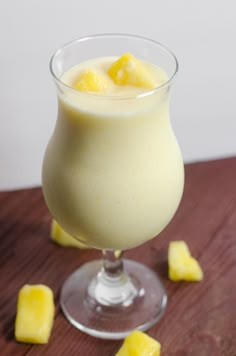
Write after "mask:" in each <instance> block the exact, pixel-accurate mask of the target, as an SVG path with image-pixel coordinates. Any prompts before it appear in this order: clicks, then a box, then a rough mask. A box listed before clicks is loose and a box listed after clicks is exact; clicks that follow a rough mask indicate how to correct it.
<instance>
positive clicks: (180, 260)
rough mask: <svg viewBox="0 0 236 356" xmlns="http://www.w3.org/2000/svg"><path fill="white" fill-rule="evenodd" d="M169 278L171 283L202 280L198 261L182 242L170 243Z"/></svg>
mask: <svg viewBox="0 0 236 356" xmlns="http://www.w3.org/2000/svg"><path fill="white" fill-rule="evenodd" d="M168 265H169V271H168V273H169V278H170V279H171V280H172V281H189V282H197V281H201V280H202V279H203V271H202V269H201V267H200V265H199V263H198V261H197V260H196V259H195V258H193V257H192V256H191V253H190V251H189V248H188V246H187V244H186V242H184V241H172V242H170V244H169V249H168Z"/></svg>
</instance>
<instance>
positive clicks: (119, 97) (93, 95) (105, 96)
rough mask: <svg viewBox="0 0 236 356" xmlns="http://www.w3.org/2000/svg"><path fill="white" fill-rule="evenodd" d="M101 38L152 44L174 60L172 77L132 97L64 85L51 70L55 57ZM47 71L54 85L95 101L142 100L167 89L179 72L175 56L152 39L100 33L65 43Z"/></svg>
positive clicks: (123, 34)
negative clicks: (122, 38) (77, 45)
mask: <svg viewBox="0 0 236 356" xmlns="http://www.w3.org/2000/svg"><path fill="white" fill-rule="evenodd" d="M103 37H107V38H108V37H126V38H133V39H137V40H143V41H147V42H149V43H152V44H153V45H157V46H159V47H160V48H162V49H163V50H164V51H165V52H166V53H168V54H169V55H170V56H171V57H172V58H173V60H174V63H175V69H174V71H173V73H172V75H171V76H170V77H169V79H168V80H167V81H166V82H165V83H163V84H161V85H158V86H157V87H155V88H153V89H150V90H145V91H143V92H141V93H138V94H134V95H109V94H97V93H92V92H83V91H80V90H77V89H74V88H72V87H71V86H69V85H67V84H66V83H64V82H63V81H62V80H61V79H60V78H59V77H58V76H57V75H56V73H55V72H54V69H53V63H54V60H55V58H56V56H57V55H58V54H59V53H60V52H61V51H63V50H64V49H65V48H67V47H69V46H71V45H72V44H75V43H79V42H85V41H88V40H92V39H96V38H103ZM49 69H50V73H51V75H52V77H53V79H54V80H55V82H56V83H59V84H60V85H62V86H63V87H65V88H67V89H69V90H71V91H72V92H73V93H75V94H77V95H78V94H79V95H85V96H87V97H91V98H97V99H99V98H100V99H109V100H122V99H125V100H128V99H136V98H143V97H146V96H149V95H153V94H155V93H157V92H159V91H160V90H161V89H163V88H165V87H168V86H170V85H171V84H172V82H173V80H174V78H175V76H176V74H177V73H178V70H179V63H178V60H177V58H176V56H175V54H174V53H173V52H172V51H171V50H170V49H169V48H168V47H166V46H165V45H163V44H162V43H160V42H158V41H155V40H153V39H150V38H148V37H143V36H139V35H133V34H126V33H101V34H95V35H89V36H83V37H80V38H77V39H74V40H72V41H69V42H67V43H65V44H64V45H63V46H61V47H59V48H58V49H57V50H56V51H55V52H54V53H53V55H52V57H51V59H50V62H49Z"/></svg>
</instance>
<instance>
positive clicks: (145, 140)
mask: <svg viewBox="0 0 236 356" xmlns="http://www.w3.org/2000/svg"><path fill="white" fill-rule="evenodd" d="M125 52H131V53H133V54H134V55H135V56H136V57H137V58H139V59H141V60H144V61H146V62H150V63H153V64H155V65H157V66H159V67H161V68H163V69H164V70H165V71H166V73H167V74H168V78H169V79H168V80H167V81H166V82H165V83H164V84H162V85H160V86H158V87H156V88H154V89H153V90H149V91H143V92H141V93H140V94H138V95H122V94H121V95H117V96H111V95H100V94H93V93H84V92H79V91H76V90H74V89H72V88H71V87H69V86H68V85H66V84H65V83H63V81H62V79H61V77H62V75H63V73H64V72H65V71H67V70H68V69H69V68H71V67H72V66H74V65H76V64H78V63H81V62H83V61H86V60H89V59H92V58H99V57H107V56H114V57H118V56H120V55H121V54H123V53H125ZM177 69H178V63H177V60H176V58H175V56H174V55H173V54H172V52H170V51H169V50H168V49H166V48H165V47H164V46H162V45H161V44H159V43H157V42H154V41H152V40H149V39H145V38H142V37H138V36H132V35H121V34H107V35H96V36H91V37H87V38H81V39H78V40H75V41H73V42H70V43H68V44H66V45H65V46H64V47H62V48H60V49H59V50H57V51H56V52H55V54H54V55H53V57H52V59H51V62H50V70H51V74H52V76H53V79H54V82H55V84H56V87H57V94H58V118H57V123H56V127H55V130H54V133H53V135H52V137H51V139H50V141H49V144H48V146H47V149H46V153H45V157H44V162H43V193H44V197H45V200H46V203H47V205H48V208H49V210H50V211H51V213H52V215H53V216H54V218H55V219H56V220H57V222H58V223H59V224H60V225H61V226H62V227H63V228H64V229H65V230H66V231H67V232H69V233H70V234H71V235H72V236H74V237H75V238H76V239H78V240H80V241H81V242H83V243H85V244H87V245H89V246H91V247H94V248H98V249H101V250H102V251H103V259H101V260H96V261H92V262H89V263H86V264H84V265H83V266H82V267H80V268H79V269H77V270H76V271H75V272H74V273H72V275H71V276H69V278H68V279H67V280H66V282H65V284H64V285H63V288H62V291H61V299H60V302H61V307H62V310H63V312H64V314H65V316H66V317H67V319H68V320H69V321H70V322H71V323H72V324H73V325H74V326H75V327H77V328H78V329H80V330H82V331H84V332H86V333H88V334H90V335H93V336H96V337H100V338H107V339H119V338H123V337H125V336H126V335H127V334H129V333H130V332H131V331H132V330H133V329H140V330H146V329H148V328H149V327H151V326H152V325H153V324H154V323H156V322H157V320H158V319H159V318H160V317H161V315H162V314H163V311H164V309H165V306H166V303H167V295H166V292H165V289H164V287H163V286H162V283H161V282H160V280H159V278H158V276H157V274H156V273H155V272H154V271H152V270H150V269H149V268H147V267H146V266H144V265H143V264H140V263H138V262H135V261H131V260H127V259H122V257H121V255H122V253H121V250H126V249H129V248H132V247H135V246H138V245H140V244H142V243H143V242H145V241H147V240H150V239H151V238H153V237H155V236H156V235H157V234H158V233H159V232H160V231H161V230H162V229H163V228H164V227H165V226H166V225H167V224H168V223H169V221H170V220H171V219H172V217H173V215H174V213H175V211H176V209H177V207H178V205H179V202H180V199H181V196H182V191H183V184H184V173H183V162H182V156H181V152H180V149H179V146H178V143H177V141H176V138H175V136H174V133H173V131H172V128H171V124H170V120H169V98H170V88H171V85H172V83H173V79H174V77H175V74H176V72H177ZM121 93H122V88H121Z"/></svg>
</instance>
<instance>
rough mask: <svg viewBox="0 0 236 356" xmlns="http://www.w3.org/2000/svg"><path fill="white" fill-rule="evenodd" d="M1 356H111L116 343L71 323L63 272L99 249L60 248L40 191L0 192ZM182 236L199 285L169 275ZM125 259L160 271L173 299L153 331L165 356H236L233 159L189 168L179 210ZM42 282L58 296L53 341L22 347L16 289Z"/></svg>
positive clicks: (235, 188) (235, 179)
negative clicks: (170, 257) (172, 244)
mask: <svg viewBox="0 0 236 356" xmlns="http://www.w3.org/2000/svg"><path fill="white" fill-rule="evenodd" d="M0 206H1V209H0V268H1V273H0V286H1V293H0V330H1V331H0V333H1V335H0V355H3V356H8V355H9V356H10V355H13V356H18V355H19V356H21V355H28V356H35V355H37V356H39V355H44V356H47V355H48V356H54V355H57V356H62V355H63V356H64V355H65V356H67V355H70V356H73V355H83V356H87V355H88V356H89V355H93V356H112V355H114V354H115V352H116V351H117V349H118V348H119V346H120V344H121V342H119V341H104V340H98V339H95V338H93V337H90V336H87V335H85V334H83V333H82V332H80V331H78V330H76V329H75V328H73V327H72V326H71V325H70V324H69V323H68V322H67V320H66V319H65V318H64V316H63V315H62V312H61V311H60V308H59V305H58V299H59V292H60V288H61V286H62V284H63V281H64V280H65V279H66V277H67V276H68V275H69V274H70V273H71V272H72V271H73V270H75V269H76V268H77V267H79V266H80V265H81V264H83V263H85V262H87V261H89V260H93V259H94V258H97V257H98V256H99V252H98V251H95V250H84V251H82V250H78V249H75V248H61V247H58V246H56V245H55V244H53V243H52V242H51V241H50V239H49V227H50V222H51V216H50V214H49V212H48V210H47V208H46V206H45V204H44V201H43V197H42V193H41V189H40V188H37V189H28V190H21V191H14V192H2V193H0ZM177 239H184V240H186V241H187V242H188V244H189V246H190V248H191V251H192V253H193V255H194V256H195V257H197V258H198V260H199V261H200V263H201V265H202V267H203V269H204V273H205V278H204V280H203V282H201V283H182V282H181V283H174V282H171V281H169V280H168V278H167V263H166V257H167V247H168V243H169V241H171V240H177ZM125 255H126V257H128V258H132V259H135V260H138V261H140V262H143V263H145V264H146V265H148V266H150V267H151V268H152V269H153V270H154V271H156V272H157V273H159V274H160V276H161V279H162V281H163V283H164V285H165V287H166V289H167V292H168V296H169V302H168V307H167V310H166V313H165V315H164V317H163V318H162V320H161V321H160V322H159V323H158V324H157V325H155V326H154V327H153V328H152V329H151V330H149V332H148V333H149V335H151V336H153V337H154V338H156V339H158V340H159V341H160V342H161V344H162V356H190V355H191V356H236V282H235V281H236V158H228V159H223V160H217V161H210V162H203V163H195V164H190V165H187V166H186V184H185V191H184V196H183V200H182V202H181V205H180V208H179V210H178V212H177V214H176V215H175V217H174V219H173V221H172V222H171V223H170V224H169V226H168V227H167V228H166V229H165V230H164V231H163V232H162V233H161V234H160V235H159V236H158V237H157V238H154V239H153V240H152V241H150V242H148V243H146V244H144V245H142V246H140V247H138V248H135V249H133V250H130V251H127V252H126V253H125ZM25 283H30V284H31V283H32V284H33V283H45V284H46V285H48V286H50V287H51V288H52V289H53V291H54V294H55V302H56V317H55V323H54V327H53V332H52V336H51V338H50V342H49V343H48V345H43V346H42V345H41V346H35V345H27V344H19V343H17V342H15V340H14V319H15V312H16V300H17V293H18V290H19V288H20V287H21V286H22V285H23V284H25Z"/></svg>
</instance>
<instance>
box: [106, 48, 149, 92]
mask: <svg viewBox="0 0 236 356" xmlns="http://www.w3.org/2000/svg"><path fill="white" fill-rule="evenodd" d="M108 74H109V75H110V77H111V78H112V79H113V81H114V82H115V84H118V85H133V86H136V87H143V88H147V89H153V88H155V86H156V83H155V82H154V80H153V78H152V76H151V74H150V73H149V71H148V70H147V68H146V67H145V65H144V64H143V63H142V62H141V61H139V60H138V59H137V58H135V57H134V56H133V55H132V54H131V53H125V54H123V55H122V56H121V57H120V58H119V59H118V60H117V61H115V62H114V63H112V65H111V66H110V68H109V69H108Z"/></svg>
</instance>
